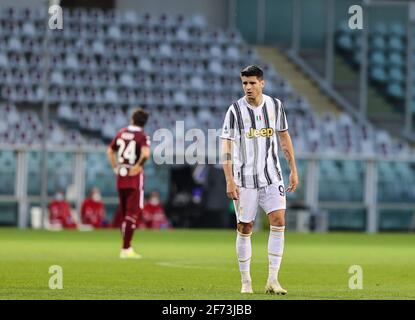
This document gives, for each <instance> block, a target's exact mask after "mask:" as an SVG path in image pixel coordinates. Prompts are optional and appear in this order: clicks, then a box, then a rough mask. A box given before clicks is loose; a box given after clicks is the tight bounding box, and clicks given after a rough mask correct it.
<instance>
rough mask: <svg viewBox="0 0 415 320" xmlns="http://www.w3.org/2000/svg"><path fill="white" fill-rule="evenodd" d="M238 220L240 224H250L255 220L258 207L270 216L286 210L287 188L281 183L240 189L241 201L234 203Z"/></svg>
mask: <svg viewBox="0 0 415 320" xmlns="http://www.w3.org/2000/svg"><path fill="white" fill-rule="evenodd" d="M233 203H234V205H235V214H236V219H237V221H238V223H239V222H244V223H249V222H252V221H254V220H255V217H256V214H257V211H258V205H259V206H260V207H261V208H262V209H263V210H264V211H265V213H266V214H270V213H271V212H273V211H275V210H285V209H286V199H285V188H284V183H283V182H282V181H281V182H280V183H279V184H271V185H269V186H266V187H262V188H258V189H247V188H242V187H239V200H234V201H233Z"/></svg>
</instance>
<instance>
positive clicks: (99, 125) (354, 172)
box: [0, 8, 415, 201]
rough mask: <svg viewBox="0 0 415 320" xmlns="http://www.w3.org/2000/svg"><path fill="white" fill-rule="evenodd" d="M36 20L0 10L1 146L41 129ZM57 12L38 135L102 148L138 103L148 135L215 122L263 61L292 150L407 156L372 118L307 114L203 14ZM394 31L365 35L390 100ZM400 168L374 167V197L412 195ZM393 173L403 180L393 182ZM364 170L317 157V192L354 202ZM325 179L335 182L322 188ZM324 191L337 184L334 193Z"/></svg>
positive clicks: (350, 40) (108, 187)
mask: <svg viewBox="0 0 415 320" xmlns="http://www.w3.org/2000/svg"><path fill="white" fill-rule="evenodd" d="M44 19H45V12H44V11H41V10H38V9H36V8H30V9H29V8H24V9H17V8H2V9H1V10H0V48H1V51H0V113H1V114H4V115H5V116H4V117H2V118H1V119H0V144H17V143H23V144H28V145H31V144H36V143H39V141H40V138H41V137H42V134H43V128H42V122H41V121H40V117H39V114H40V113H39V111H40V110H41V109H40V106H41V103H42V101H43V98H44V96H45V92H43V89H42V77H43V73H42V70H43V68H44V66H43V58H42V56H43V54H44V52H43V34H44V32H43V26H44V25H43V23H44V22H43V21H44ZM64 21H65V28H64V29H63V30H56V31H54V32H51V33H50V43H51V47H50V48H51V50H50V52H49V54H50V58H51V72H50V90H49V92H48V99H49V102H50V104H51V122H50V125H49V128H48V129H49V137H50V139H48V143H51V144H55V145H89V146H91V145H92V146H100V145H104V144H105V143H107V142H108V141H109V139H111V138H112V137H113V136H114V135H115V133H116V130H117V129H118V128H120V127H122V126H124V125H126V124H127V123H128V117H129V114H130V112H131V110H132V109H133V108H134V107H136V106H137V105H140V106H143V107H144V108H147V109H149V110H157V111H156V113H154V114H156V115H157V116H153V117H150V120H149V124H148V128H147V131H148V132H149V133H150V134H151V133H153V132H154V131H155V130H157V129H159V128H167V129H171V130H172V131H173V132H174V131H175V130H174V128H175V124H176V121H179V120H183V121H184V125H185V129H186V130H187V129H191V128H199V129H201V130H203V131H204V132H205V133H206V132H207V130H208V129H219V128H220V127H221V124H222V121H223V115H224V113H223V112H224V110H225V108H226V107H227V106H228V105H229V104H230V103H231V102H232V101H234V100H235V99H236V98H238V97H240V96H241V93H242V91H241V86H240V80H239V71H240V69H241V67H242V66H245V65H250V64H258V65H260V66H262V67H263V68H264V69H265V74H266V80H267V86H266V90H265V92H266V93H268V94H271V95H273V96H277V97H280V98H281V99H282V100H283V102H284V103H285V107H286V110H287V113H288V114H289V117H288V120H289V126H290V133H291V136H292V138H293V141H294V145H295V147H296V151H297V152H299V153H318V152H324V153H325V154H330V153H332V154H361V155H374V154H376V155H385V156H387V155H389V156H390V155H408V154H413V151H411V149H410V148H409V146H408V145H407V144H406V143H405V142H402V141H395V140H394V139H392V138H391V136H390V135H389V134H388V133H387V132H386V131H381V130H377V129H375V128H374V127H373V126H372V125H371V124H370V123H364V124H356V123H354V121H353V119H352V118H351V117H350V116H349V115H348V114H346V113H342V114H341V115H340V116H339V117H337V118H336V117H334V116H333V115H331V114H326V115H324V116H323V117H322V118H319V117H317V115H316V114H315V113H314V112H313V107H312V106H310V104H309V103H308V101H307V99H306V98H305V97H302V96H301V95H299V94H298V93H296V92H294V90H293V89H292V87H291V85H290V83H289V82H288V81H286V80H285V79H283V78H282V77H281V76H280V75H279V74H278V71H277V70H275V69H274V68H273V67H272V66H271V65H269V64H264V63H262V62H261V61H260V60H259V58H258V55H257V54H256V52H255V50H254V49H253V48H252V47H251V46H249V45H247V44H246V43H245V42H244V40H243V39H242V37H241V35H240V34H239V32H238V31H236V30H226V31H225V30H217V29H211V28H209V27H208V26H207V24H206V22H205V21H204V19H203V17H201V16H193V17H183V16H170V15H161V16H155V15H151V14H149V13H143V14H141V13H137V12H134V11H128V12H123V11H112V10H109V11H103V10H101V9H82V8H79V9H71V10H65V11H64ZM349 31H350V29H349V28H344V27H340V28H339V31H338V34H337V45H338V46H339V47H340V48H341V49H342V50H344V52H347V53H348V54H349V55H351V56H352V57H353V58H354V59H355V62H358V57H359V55H358V47H359V39H358V38H356V37H355V36H354V35H353V34H351V33H350V32H349ZM404 34H405V30H404V29H402V25H401V24H394V25H392V26H388V27H387V26H385V25H379V26H378V27H377V28H376V29H375V30H374V31H373V33H372V35H371V53H370V65H371V69H370V75H371V78H372V79H373V80H375V81H377V82H379V83H380V84H382V86H385V87H386V91H385V92H386V93H387V94H388V95H390V96H392V97H395V98H402V96H403V92H404V91H403V90H404V78H405V72H404V69H403V65H404V61H405V57H404V54H405V43H404V42H403V40H402V39H403V36H404ZM52 44H53V47H52ZM356 59H357V60H356ZM414 105H415V104H414ZM356 126H357V129H356ZM28 128H30V130H29V131H28ZM38 156H39V155H35V154H33V155H31V156H30V157H29V176H30V179H29V182H30V184H29V194H32V193H33V192H35V190H36V186H38V185H39V181H40V177H39V173H35V171H34V170H32V169H33V168H35V167H37V166H38V165H39V161H40V159H39V158H38ZM8 157H9V155H8V153H7V152H0V161H1V163H4V164H5V165H4V166H1V168H2V169H1V170H5V171H6V168H7V164H9V162H10V161H9V160H8ZM36 157H37V158H36ZM60 157H61V158H60ZM62 157H63V158H62ZM88 157H91V158H90V160H91V161H92V162H94V163H95V164H96V165H95V166H94V167H92V168H91V169H90V170H88V171H87V176H88V177H87V182H88V181H95V184H96V185H98V186H99V187H100V189H101V190H103V195H104V196H106V195H111V194H114V190H113V180H112V177H109V176H108V175H107V174H106V173H105V172H108V167H107V165H108V164H107V163H106V161H105V159H103V157H102V155H94V154H91V155H88ZM94 157H95V158H94ZM71 161H73V159H69V158H67V157H65V156H64V155H63V156H62V155H59V154H57V155H56V157H52V159H50V161H49V167H50V170H51V171H52V168H54V167H58V168H64V167H66V169H67V170H71V166H65V165H63V163H66V164H67V163H71ZM31 168H32V169H31ZM301 170H303V169H301ZM408 170H411V169H410V168H409V164H405V163H400V164H396V165H395V164H389V163H385V164H384V165H382V170H381V177H380V178H381V179H382V181H384V182H385V184H383V185H384V186H385V188H388V189H387V190H386V189H381V190H380V197H382V198H383V199H384V197H390V200H391V201H399V199H404V198H405V197H412V198H413V197H414V194H413V193H414V192H415V191H414V190H412V189H413V187H412V188H411V186H414V185H415V183H414V182H415V181H412V180H411V179H412V176H411V174H405V173H406V172H407V171H408ZM154 174H157V173H154ZM396 175H400V176H402V180H400V181H399V183H396V182H394V183H392V182H393V181H396V180H394V176H396ZM32 176H33V179H32ZM2 177H3V176H2ZM4 177H5V178H7V176H4ZM10 177H12V176H11V175H10ZM62 177H63V178H62V179H67V180H65V181H54V180H53V179H52V180H51V182H50V185H49V189H50V190H53V189H54V188H56V187H59V186H60V185H68V183H69V182H70V181H69V180H68V179H70V172H67V174H66V173H64V174H63V175H62ZM65 177H66V178H65ZM345 179H346V180H347V181H350V183H348V184H344V183H343V184H342V185H341V186H340V187H339V184H338V181H344V180H345ZM362 179H363V168H362V164H361V163H357V162H356V163H354V162H347V163H346V162H333V161H332V162H330V161H327V162H324V161H323V163H322V165H321V185H322V186H323V188H320V193H321V194H320V196H321V198H322V199H323V200H324V199H328V198H329V195H330V199H333V197H334V198H335V199H336V200H343V199H344V200H353V199H357V200H358V198H359V197H361V195H362V190H361V189H359V188H358V187H355V186H354V184H353V181H356V180H361V181H362ZM149 181H151V180H149ZM150 183H151V182H150ZM335 184H336V188H331V187H330V186H332V185H335ZM3 186H4V187H6V186H7V184H4V185H3ZM3 186H1V187H0V188H3ZM91 186H92V185H91ZM89 187H90V186H89V185H88V186H87V188H89ZM389 188H390V189H391V190H389ZM333 190H336V192H337V193H336V194H335V195H334V196H333ZM1 192H3V189H0V194H1ZM409 193H412V194H409Z"/></svg>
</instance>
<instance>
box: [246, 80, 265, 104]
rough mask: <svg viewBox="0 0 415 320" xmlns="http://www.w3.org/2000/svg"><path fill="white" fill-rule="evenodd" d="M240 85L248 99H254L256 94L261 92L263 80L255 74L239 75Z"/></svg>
mask: <svg viewBox="0 0 415 320" xmlns="http://www.w3.org/2000/svg"><path fill="white" fill-rule="evenodd" d="M241 81H242V87H243V89H244V93H245V95H246V97H247V98H248V99H249V100H256V98H257V97H258V96H260V95H261V94H262V89H263V88H264V85H265V82H264V80H263V79H258V78H257V77H255V76H251V77H245V76H243V77H241Z"/></svg>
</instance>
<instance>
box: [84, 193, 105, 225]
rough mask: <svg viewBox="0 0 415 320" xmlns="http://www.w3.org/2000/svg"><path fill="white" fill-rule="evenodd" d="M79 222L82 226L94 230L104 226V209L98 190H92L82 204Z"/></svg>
mask: <svg viewBox="0 0 415 320" xmlns="http://www.w3.org/2000/svg"><path fill="white" fill-rule="evenodd" d="M81 220H82V223H83V224H86V225H91V226H92V227H94V228H102V227H105V226H106V224H107V223H106V220H105V207H104V203H103V202H102V198H101V192H100V191H99V189H98V188H92V189H91V191H90V193H89V196H88V198H86V199H85V200H84V202H83V203H82V207H81Z"/></svg>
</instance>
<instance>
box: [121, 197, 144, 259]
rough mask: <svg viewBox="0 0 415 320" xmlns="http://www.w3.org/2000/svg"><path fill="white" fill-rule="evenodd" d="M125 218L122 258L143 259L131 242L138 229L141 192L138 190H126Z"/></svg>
mask: <svg viewBox="0 0 415 320" xmlns="http://www.w3.org/2000/svg"><path fill="white" fill-rule="evenodd" d="M124 205H125V216H124V221H123V247H122V250H121V253H120V257H121V258H135V259H137V258H141V255H139V254H138V253H136V252H135V251H134V250H133V248H132V246H131V242H132V239H133V236H134V230H135V228H136V222H137V215H138V213H139V210H140V208H139V192H138V190H137V189H128V190H125V203H124Z"/></svg>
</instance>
